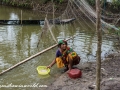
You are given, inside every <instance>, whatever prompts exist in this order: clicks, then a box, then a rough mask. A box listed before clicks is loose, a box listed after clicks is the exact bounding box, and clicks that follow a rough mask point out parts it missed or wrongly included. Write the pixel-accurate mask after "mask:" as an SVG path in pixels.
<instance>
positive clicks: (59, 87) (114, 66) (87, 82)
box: [46, 55, 120, 90]
mask: <svg viewBox="0 0 120 90" xmlns="http://www.w3.org/2000/svg"><path fill="white" fill-rule="evenodd" d="M77 68H79V69H80V70H81V71H82V77H81V78H77V79H72V78H70V77H69V76H68V74H67V73H63V74H62V75H61V76H60V77H59V78H57V79H56V80H55V82H53V83H52V84H50V85H49V86H48V88H47V89H46V90H95V86H96V84H95V82H96V63H95V62H87V63H84V64H80V65H79V66H77ZM119 68H120V56H116V55H112V56H108V57H107V58H106V59H105V60H104V61H102V64H101V90H120V69H119Z"/></svg>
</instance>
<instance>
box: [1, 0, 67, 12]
mask: <svg viewBox="0 0 120 90" xmlns="http://www.w3.org/2000/svg"><path fill="white" fill-rule="evenodd" d="M67 2H68V1H67V0H63V2H62V3H60V2H54V12H55V13H63V11H64V10H65V8H66V6H67ZM0 4H1V5H6V6H13V7H18V8H24V9H31V10H34V11H37V12H49V13H52V12H53V3H52V2H51V1H47V0H33V1H31V0H22V1H21V0H1V1H0Z"/></svg>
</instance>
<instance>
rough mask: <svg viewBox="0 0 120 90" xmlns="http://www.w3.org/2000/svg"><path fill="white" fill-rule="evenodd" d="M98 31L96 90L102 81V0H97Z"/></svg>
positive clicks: (98, 89)
mask: <svg viewBox="0 0 120 90" xmlns="http://www.w3.org/2000/svg"><path fill="white" fill-rule="evenodd" d="M96 15H97V16H96V31H97V40H98V42H97V66H96V90H100V81H101V44H102V34H101V33H102V30H101V19H100V18H101V13H100V0H96Z"/></svg>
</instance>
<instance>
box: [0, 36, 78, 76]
mask: <svg viewBox="0 0 120 90" xmlns="http://www.w3.org/2000/svg"><path fill="white" fill-rule="evenodd" d="M75 36H77V35H75ZM75 36H73V37H70V38H68V39H67V40H66V41H68V40H70V39H72V38H74V37H75ZM56 46H57V44H55V45H53V46H50V47H48V48H47V49H44V50H42V51H41V52H38V53H36V54H35V55H32V56H30V57H28V58H27V59H25V60H23V61H21V62H19V63H17V64H15V65H13V66H12V67H10V68H8V69H6V70H4V71H2V72H1V73H0V75H3V74H4V73H6V72H8V71H10V70H12V69H14V68H15V67H17V66H19V65H21V64H23V63H25V62H27V61H29V60H31V59H32V58H35V57H36V56H38V55H41V54H42V53H44V52H46V51H48V50H50V49H52V48H54V47H56Z"/></svg>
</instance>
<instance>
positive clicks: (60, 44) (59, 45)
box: [58, 40, 67, 49]
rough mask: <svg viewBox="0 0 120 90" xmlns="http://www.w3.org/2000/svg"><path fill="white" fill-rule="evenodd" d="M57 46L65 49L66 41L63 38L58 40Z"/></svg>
mask: <svg viewBox="0 0 120 90" xmlns="http://www.w3.org/2000/svg"><path fill="white" fill-rule="evenodd" d="M58 47H60V48H63V49H66V47H67V41H65V40H60V41H59V42H58Z"/></svg>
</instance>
